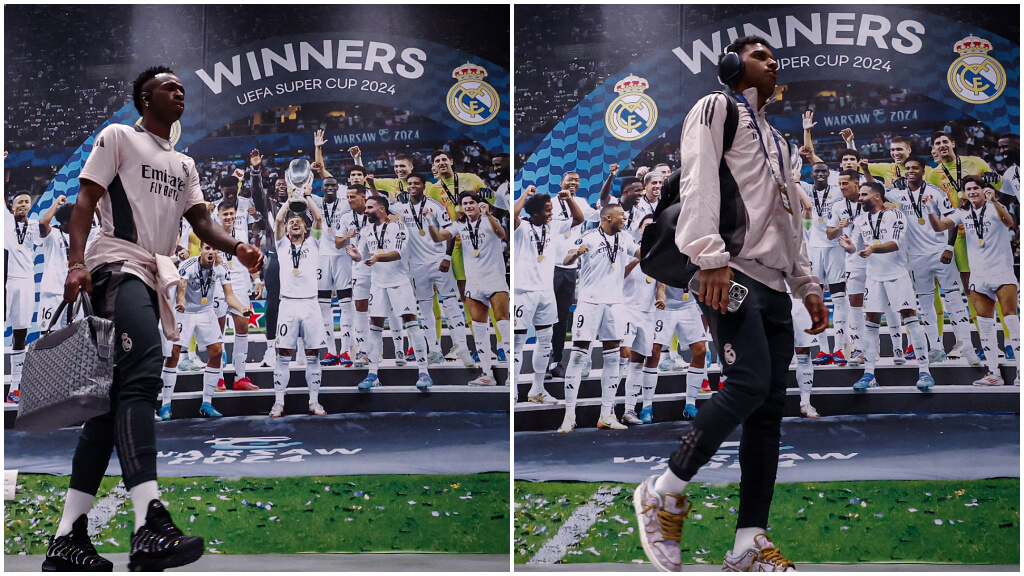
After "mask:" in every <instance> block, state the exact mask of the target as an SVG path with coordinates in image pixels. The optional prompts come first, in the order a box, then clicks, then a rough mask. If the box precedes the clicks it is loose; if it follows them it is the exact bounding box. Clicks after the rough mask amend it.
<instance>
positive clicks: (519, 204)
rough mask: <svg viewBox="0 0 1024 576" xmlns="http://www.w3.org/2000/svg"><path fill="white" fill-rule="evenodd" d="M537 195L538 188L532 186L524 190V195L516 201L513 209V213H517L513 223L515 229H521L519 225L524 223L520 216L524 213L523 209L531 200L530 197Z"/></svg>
mask: <svg viewBox="0 0 1024 576" xmlns="http://www.w3.org/2000/svg"><path fill="white" fill-rule="evenodd" d="M536 193H537V187H536V186H534V185H533V184H530V185H529V186H527V187H526V188H525V189H524V190H523V193H522V194H520V195H519V199H518V200H516V205H515V207H513V208H512V212H514V213H515V219H514V221H513V224H514V225H515V228H519V223H520V222H521V221H522V219H521V218H520V217H519V215H520V214H522V213H523V207H524V206H526V201H527V200H529V199H530V196H533V195H534V194H536Z"/></svg>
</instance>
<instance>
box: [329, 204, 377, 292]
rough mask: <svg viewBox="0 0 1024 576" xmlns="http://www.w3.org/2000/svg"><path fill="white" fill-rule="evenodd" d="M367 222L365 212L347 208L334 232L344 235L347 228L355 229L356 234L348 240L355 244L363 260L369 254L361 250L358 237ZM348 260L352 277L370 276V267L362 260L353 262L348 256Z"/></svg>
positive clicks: (336, 234)
mask: <svg viewBox="0 0 1024 576" xmlns="http://www.w3.org/2000/svg"><path fill="white" fill-rule="evenodd" d="M369 222H370V220H369V218H367V216H366V214H365V213H363V214H358V213H356V211H355V210H351V209H349V211H348V212H346V213H345V215H344V217H343V218H341V220H340V222H339V228H338V230H337V231H336V232H335V237H337V236H345V235H346V234H348V232H349V230H353V231H355V233H356V235H355V236H353V237H352V238H350V239H349V241H348V242H349V244H351V245H352V246H355V247H356V248H358V249H359V251H360V254H362V257H363V261H365V260H366V259H367V258H369V257H370V255H369V254H367V253H366V252H363V251H362V245H361V244H360V243H359V239H360V235H361V233H362V230H363V228H364V227H365V226H366V225H367V224H369ZM346 247H347V245H346ZM344 250H345V248H342V252H344ZM347 255H348V254H347V253H346V256H347ZM349 262H351V263H352V277H353V278H369V277H370V269H369V268H368V267H367V266H366V265H365V264H363V262H358V263H357V262H353V261H352V259H351V258H349Z"/></svg>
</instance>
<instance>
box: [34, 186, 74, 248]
mask: <svg viewBox="0 0 1024 576" xmlns="http://www.w3.org/2000/svg"><path fill="white" fill-rule="evenodd" d="M67 201H68V198H67V196H65V195H63V194H61V195H60V196H57V199H56V200H54V201H53V202H52V203H51V204H50V207H49V208H48V209H47V210H46V212H44V213H43V215H42V217H40V218H39V236H40V237H42V238H46V237H47V236H49V235H50V220H53V215H54V214H56V213H57V208H60V207H61V206H63V205H64V204H66V203H67Z"/></svg>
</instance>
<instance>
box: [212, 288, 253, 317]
mask: <svg viewBox="0 0 1024 576" xmlns="http://www.w3.org/2000/svg"><path fill="white" fill-rule="evenodd" d="M235 298H238V301H239V302H241V303H242V310H235V309H234V308H232V307H231V306H228V307H227V309H228V313H230V314H233V315H235V316H245V315H244V314H243V312H245V311H246V310H248V309H249V307H250V306H252V302H251V301H250V300H249V291H248V290H244V291H236V292H235ZM218 318H220V316H218Z"/></svg>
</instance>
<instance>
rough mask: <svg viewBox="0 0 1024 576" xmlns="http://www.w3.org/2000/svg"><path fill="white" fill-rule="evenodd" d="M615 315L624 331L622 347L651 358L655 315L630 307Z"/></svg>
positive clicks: (618, 310) (623, 307)
mask: <svg viewBox="0 0 1024 576" xmlns="http://www.w3.org/2000/svg"><path fill="white" fill-rule="evenodd" d="M615 313H616V317H615V321H616V323H617V324H618V326H619V328H620V329H621V330H622V346H624V347H627V348H631V349H632V350H633V352H636V353H637V354H639V355H641V356H645V357H646V356H650V355H651V354H652V353H653V351H654V324H655V313H654V312H647V311H644V310H637V309H636V308H632V307H630V306H622V307H620V308H618V309H617V310H616V311H615Z"/></svg>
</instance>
